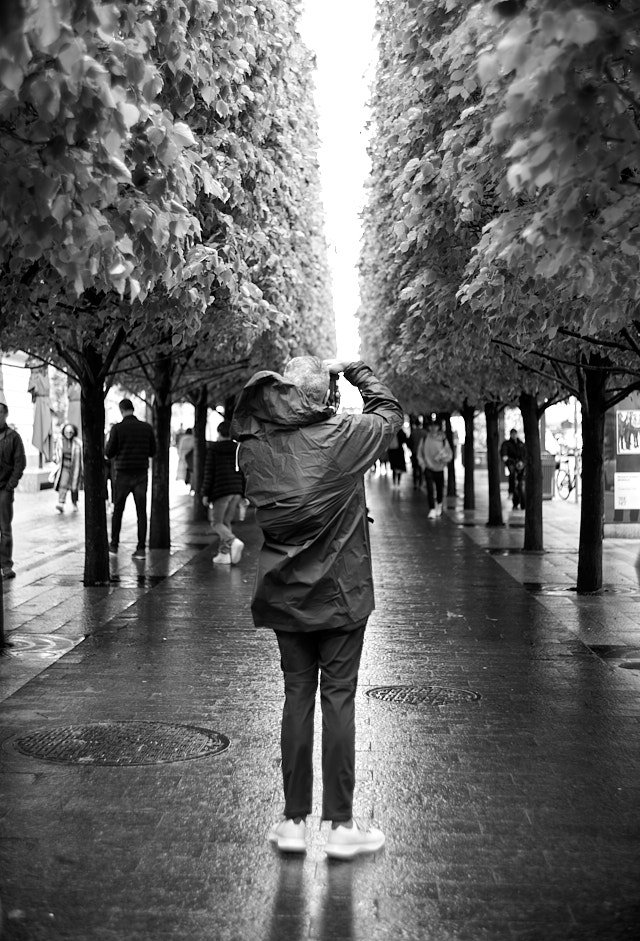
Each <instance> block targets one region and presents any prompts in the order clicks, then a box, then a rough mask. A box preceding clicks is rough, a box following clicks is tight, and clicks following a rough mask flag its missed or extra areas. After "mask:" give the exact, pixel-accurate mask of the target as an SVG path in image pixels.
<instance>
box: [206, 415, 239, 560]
mask: <svg viewBox="0 0 640 941" xmlns="http://www.w3.org/2000/svg"><path fill="white" fill-rule="evenodd" d="M243 491H244V479H243V477H242V474H241V473H240V471H239V470H237V469H236V444H235V442H233V441H232V440H231V439H230V437H229V422H228V421H222V422H220V424H219V425H218V440H217V441H211V442H208V443H207V451H206V454H205V459H204V479H203V483H202V502H203V503H204V505H205V506H206V507H209V511H210V515H211V528H212V529H213V531H214V532H215V533H217V534H218V536H219V537H220V543H219V545H218V552H217V555H215V556H214V559H213V561H214V564H217V565H230V564H231V563H233V564H234V565H235V564H237V563H238V562H239V561H240V559H241V557H242V550H243V549H244V543H243V542H242V540H241V539H238V538H237V536H236V535H235V534H234V532H233V530H232V529H231V523H232V522H233V518H234V516H235V515H236V510H237V509H238V504H239V503H240V501H241V499H242V494H243Z"/></svg>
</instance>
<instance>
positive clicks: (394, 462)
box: [387, 428, 407, 487]
mask: <svg viewBox="0 0 640 941" xmlns="http://www.w3.org/2000/svg"><path fill="white" fill-rule="evenodd" d="M406 443H407V436H406V434H405V433H404V431H403V429H402V428H401V429H400V430H399V431H398V432H396V434H395V435H394V436H393V438H392V439H391V442H390V444H389V450H388V452H387V453H388V455H389V467H390V468H391V473H392V475H393V479H392V481H391V485H392V486H393V487H399V486H400V480H401V478H402V475H403V474H404V473H405V471H406V469H407V461H406V458H405V454H404V446H405V444H406Z"/></svg>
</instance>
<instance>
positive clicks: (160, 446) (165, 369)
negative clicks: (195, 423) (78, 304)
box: [149, 353, 173, 549]
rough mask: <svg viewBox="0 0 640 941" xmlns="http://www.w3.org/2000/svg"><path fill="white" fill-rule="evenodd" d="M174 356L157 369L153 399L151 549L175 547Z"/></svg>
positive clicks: (166, 356) (169, 357) (161, 359)
mask: <svg viewBox="0 0 640 941" xmlns="http://www.w3.org/2000/svg"><path fill="white" fill-rule="evenodd" d="M172 371H173V359H172V356H171V354H170V353H169V354H166V355H164V356H160V358H159V359H158V362H157V363H156V367H155V376H154V380H155V381H154V398H153V430H154V433H155V436H156V455H155V457H154V459H153V469H152V473H151V521H150V526H149V548H150V549H169V548H170V547H171V525H170V522H169V448H170V446H171V376H172Z"/></svg>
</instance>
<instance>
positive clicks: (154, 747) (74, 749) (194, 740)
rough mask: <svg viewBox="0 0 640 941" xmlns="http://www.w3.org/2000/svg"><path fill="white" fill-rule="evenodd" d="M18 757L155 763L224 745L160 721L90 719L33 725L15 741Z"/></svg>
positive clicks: (216, 737)
mask: <svg viewBox="0 0 640 941" xmlns="http://www.w3.org/2000/svg"><path fill="white" fill-rule="evenodd" d="M15 747H16V748H17V750H18V751H20V752H22V754H23V755H30V756H31V757H32V758H41V759H43V760H44V761H61V762H69V763H71V764H78V765H157V764H163V763H165V762H170V761H189V760H190V759H192V758H207V757H209V756H211V755H217V754H219V753H220V752H223V751H225V749H227V748H228V747H229V739H228V738H227V737H226V736H225V735H221V734H220V732H214V731H212V730H211V729H200V728H197V727H196V726H193V725H169V724H167V723H164V722H135V721H131V722H95V723H93V724H91V725H68V726H58V727H57V728H54V729H39V730H37V731H35V732H31V733H29V735H21V736H20V738H18V739H16V741H15Z"/></svg>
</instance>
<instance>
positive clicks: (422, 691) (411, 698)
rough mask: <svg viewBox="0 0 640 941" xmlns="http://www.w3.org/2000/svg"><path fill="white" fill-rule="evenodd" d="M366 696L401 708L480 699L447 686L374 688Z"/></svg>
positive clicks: (466, 691)
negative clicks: (401, 706) (395, 704)
mask: <svg viewBox="0 0 640 941" xmlns="http://www.w3.org/2000/svg"><path fill="white" fill-rule="evenodd" d="M367 696H369V698H370V699H377V700H379V701H381V702H390V703H397V704H399V705H403V706H447V705H452V704H454V703H465V702H475V701H477V700H479V699H480V698H481V696H480V693H475V692H474V691H473V690H471V689H455V688H452V687H448V686H374V687H373V688H372V689H368V690H367Z"/></svg>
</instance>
